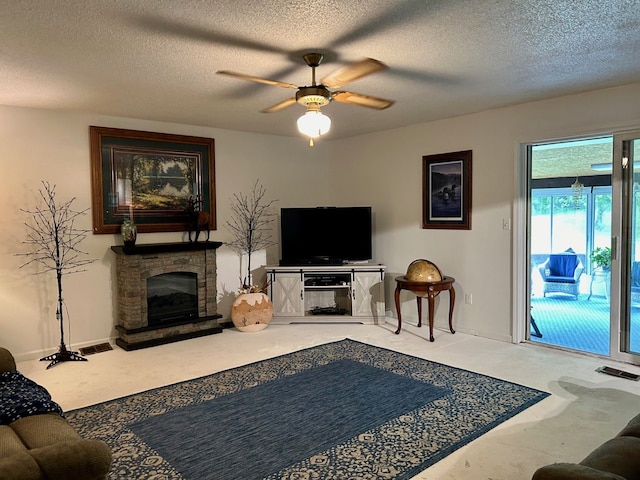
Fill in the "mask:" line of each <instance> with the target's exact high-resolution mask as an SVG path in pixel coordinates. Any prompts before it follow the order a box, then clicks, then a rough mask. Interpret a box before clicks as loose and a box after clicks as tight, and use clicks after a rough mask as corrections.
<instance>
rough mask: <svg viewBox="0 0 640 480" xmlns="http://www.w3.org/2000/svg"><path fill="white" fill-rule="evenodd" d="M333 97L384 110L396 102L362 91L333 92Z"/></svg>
mask: <svg viewBox="0 0 640 480" xmlns="http://www.w3.org/2000/svg"><path fill="white" fill-rule="evenodd" d="M331 97H332V98H333V100H335V101H336V102H341V103H350V104H352V105H359V106H361V107H367V108H375V109H376V110H384V109H385V108H389V107H390V106H391V105H393V104H394V103H395V102H394V101H393V100H386V99H384V98H378V97H372V96H371V95H362V94H360V93H353V92H343V91H340V92H333V93H332V94H331Z"/></svg>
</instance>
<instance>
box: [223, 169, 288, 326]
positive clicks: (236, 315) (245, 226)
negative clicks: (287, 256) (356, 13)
mask: <svg viewBox="0 0 640 480" xmlns="http://www.w3.org/2000/svg"><path fill="white" fill-rule="evenodd" d="M265 194H266V190H265V188H264V187H263V186H262V185H260V184H259V183H258V181H257V180H256V182H255V183H254V184H253V188H252V189H251V193H250V194H248V195H245V194H243V193H239V194H234V195H233V200H232V201H231V218H230V219H229V220H228V221H227V222H226V223H227V228H228V229H229V231H230V232H231V234H232V237H233V238H232V240H231V241H230V242H227V245H228V246H229V247H231V248H233V249H234V250H236V251H237V252H238V256H239V257H240V265H241V267H240V270H241V271H242V258H243V257H244V256H246V258H247V269H246V275H245V276H244V277H243V278H242V279H241V287H240V289H239V290H238V297H237V298H236V299H235V301H234V302H233V305H232V306H231V321H232V322H233V324H234V326H235V327H236V328H237V329H238V330H240V331H243V332H257V331H260V330H263V329H264V328H266V327H267V325H269V322H270V321H271V318H272V317H273V305H272V304H271V300H270V299H269V297H268V296H267V295H266V289H267V282H266V281H265V282H264V283H263V284H262V285H255V284H254V283H253V279H252V273H251V256H252V254H253V253H255V252H257V251H258V250H262V249H264V248H267V247H269V246H271V245H274V242H273V241H272V240H271V223H272V222H273V220H274V217H275V214H273V213H270V212H269V209H270V207H271V206H272V205H273V203H274V202H276V200H266V199H265Z"/></svg>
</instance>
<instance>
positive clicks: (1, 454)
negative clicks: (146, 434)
mask: <svg viewBox="0 0 640 480" xmlns="http://www.w3.org/2000/svg"><path fill="white" fill-rule="evenodd" d="M61 413H62V410H61V409H60V407H59V406H58V405H57V404H56V403H55V402H53V401H52V400H51V397H50V396H49V393H48V392H47V391H46V390H45V389H44V388H43V387H41V386H39V385H37V384H36V383H34V382H33V381H31V380H29V379H27V378H25V377H23V376H22V375H21V374H20V373H19V372H17V371H16V362H15V359H14V358H13V355H11V353H10V352H9V351H8V350H7V349H5V348H2V347H0V480H39V479H46V480H67V479H68V480H83V479H84V480H97V479H104V478H106V476H107V473H108V472H109V468H110V466H111V450H110V449H109V447H108V446H107V444H106V443H104V442H102V441H99V440H90V439H83V438H81V437H80V435H79V434H78V433H77V432H76V431H75V430H74V429H73V427H72V426H71V425H69V423H67V421H66V420H65V419H64V418H63V417H62V415H61ZM16 418H17V419H16Z"/></svg>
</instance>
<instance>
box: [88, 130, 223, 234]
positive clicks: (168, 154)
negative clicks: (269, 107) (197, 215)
mask: <svg viewBox="0 0 640 480" xmlns="http://www.w3.org/2000/svg"><path fill="white" fill-rule="evenodd" d="M89 138H90V145H91V177H92V178H91V189H92V217H93V233H98V234H100V233H118V232H119V231H120V225H121V224H122V222H123V221H124V219H126V218H129V217H131V216H132V217H133V220H134V222H135V223H136V225H137V227H138V232H139V233H144V232H180V231H188V230H189V228H190V216H189V214H188V213H187V211H186V209H187V205H188V200H189V197H192V198H193V199H194V200H196V201H197V202H199V203H198V210H201V211H205V212H208V213H209V215H210V221H209V228H210V229H211V230H215V229H216V191H215V156H214V139H213V138H204V137H191V136H185V135H173V134H167V133H153V132H143V131H138V130H124V129H119V128H108V127H97V126H90V127H89Z"/></svg>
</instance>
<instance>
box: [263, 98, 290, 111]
mask: <svg viewBox="0 0 640 480" xmlns="http://www.w3.org/2000/svg"><path fill="white" fill-rule="evenodd" d="M294 103H296V97H291V98H287V99H286V100H283V101H282V102H280V103H276V104H275V105H272V106H270V107H268V108H265V109H264V110H260V111H261V112H262V113H274V112H279V111H280V110H283V109H285V108H287V107H289V106H291V105H293V104H294Z"/></svg>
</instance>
